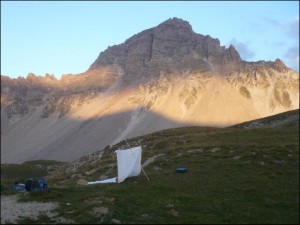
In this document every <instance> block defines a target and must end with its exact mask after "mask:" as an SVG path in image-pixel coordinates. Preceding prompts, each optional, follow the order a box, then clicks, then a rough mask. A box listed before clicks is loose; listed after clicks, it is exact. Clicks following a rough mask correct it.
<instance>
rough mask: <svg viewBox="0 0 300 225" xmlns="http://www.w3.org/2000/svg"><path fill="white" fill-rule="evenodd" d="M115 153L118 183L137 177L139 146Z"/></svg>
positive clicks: (138, 172) (139, 168) (139, 157)
mask: <svg viewBox="0 0 300 225" xmlns="http://www.w3.org/2000/svg"><path fill="white" fill-rule="evenodd" d="M115 152H116V154H117V162H118V179H117V182H118V183H120V182H123V181H124V180H125V179H126V178H127V177H133V176H138V175H139V174H140V173H141V169H142V165H141V160H142V147H141V146H138V147H135V148H130V149H126V150H117V151H115Z"/></svg>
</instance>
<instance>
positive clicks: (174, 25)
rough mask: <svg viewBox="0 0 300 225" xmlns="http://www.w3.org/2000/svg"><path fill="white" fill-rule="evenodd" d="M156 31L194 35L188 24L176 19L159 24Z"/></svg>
mask: <svg viewBox="0 0 300 225" xmlns="http://www.w3.org/2000/svg"><path fill="white" fill-rule="evenodd" d="M156 29H161V30H182V31H186V32H188V33H194V31H193V29H192V26H191V25H190V24H189V22H187V21H185V20H182V19H179V18H177V17H173V18H170V19H168V20H166V21H164V22H162V23H161V24H159V25H158V26H157V27H156Z"/></svg>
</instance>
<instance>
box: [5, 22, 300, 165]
mask: <svg viewBox="0 0 300 225" xmlns="http://www.w3.org/2000/svg"><path fill="white" fill-rule="evenodd" d="M298 108H299V74H298V73H296V72H295V71H293V70H291V69H289V68H288V67H286V66H285V65H284V63H283V62H282V61H281V60H280V59H276V60H275V61H274V62H271V61H267V62H266V61H258V62H246V61H243V60H242V59H241V58H240V56H239V53H238V52H237V51H236V50H235V48H234V46H232V45H231V46H230V47H229V48H226V47H224V46H221V45H220V42H219V40H218V39H214V38H212V37H210V36H208V35H207V36H203V35H201V34H197V33H195V32H194V31H193V30H192V27H191V25H190V24H189V23H188V22H186V21H184V20H181V19H178V18H171V19H169V20H167V21H165V22H163V23H161V24H159V25H158V26H156V27H153V28H150V29H147V30H145V31H142V32H140V33H138V34H136V35H134V36H132V37H131V38H129V39H127V40H126V41H125V42H124V43H122V44H120V45H115V46H112V47H108V48H107V49H106V50H105V51H103V52H101V53H100V55H99V57H98V58H97V59H96V60H95V61H94V63H92V65H91V66H90V67H89V68H88V69H87V71H85V72H83V73H81V74H76V75H73V74H66V75H63V76H62V78H61V79H60V80H57V79H56V78H55V77H54V76H53V75H49V74H46V75H45V76H36V75H34V74H28V76H27V77H26V78H21V77H19V78H18V79H11V78H9V77H7V76H2V75H1V163H22V162H24V161H27V160H36V159H53V160H61V161H73V160H75V159H77V158H79V157H82V156H84V155H87V154H91V153H93V152H95V151H97V150H100V149H103V148H105V147H106V146H108V145H113V144H116V143H118V142H120V141H122V140H123V139H124V138H130V137H136V136H140V135H144V134H149V133H151V132H155V131H159V130H163V129H167V128H174V127H181V126H214V127H226V126H231V125H234V124H238V123H242V122H245V121H249V120H255V119H258V118H261V117H266V116H270V115H275V114H278V113H281V112H286V111H290V110H294V109H298Z"/></svg>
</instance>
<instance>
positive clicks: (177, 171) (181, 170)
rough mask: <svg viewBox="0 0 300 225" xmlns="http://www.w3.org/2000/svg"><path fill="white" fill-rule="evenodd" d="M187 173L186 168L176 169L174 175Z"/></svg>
mask: <svg viewBox="0 0 300 225" xmlns="http://www.w3.org/2000/svg"><path fill="white" fill-rule="evenodd" d="M186 171H187V168H177V169H176V173H185V172H186Z"/></svg>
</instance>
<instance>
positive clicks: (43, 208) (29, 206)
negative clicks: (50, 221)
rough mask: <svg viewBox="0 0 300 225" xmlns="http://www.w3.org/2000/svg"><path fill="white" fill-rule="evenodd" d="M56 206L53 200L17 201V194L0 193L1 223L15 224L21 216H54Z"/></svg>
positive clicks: (33, 217)
mask: <svg viewBox="0 0 300 225" xmlns="http://www.w3.org/2000/svg"><path fill="white" fill-rule="evenodd" d="M57 207H58V203H55V202H43V203H42V202H18V195H7V196H3V195H1V224H6V223H8V224H16V223H17V220H18V219H21V218H22V217H25V218H26V217H29V218H31V219H36V218H37V217H38V216H39V215H41V214H44V215H47V216H48V217H50V218H54V217H55V216H56V213H55V212H53V210H54V209H55V208H57Z"/></svg>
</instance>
